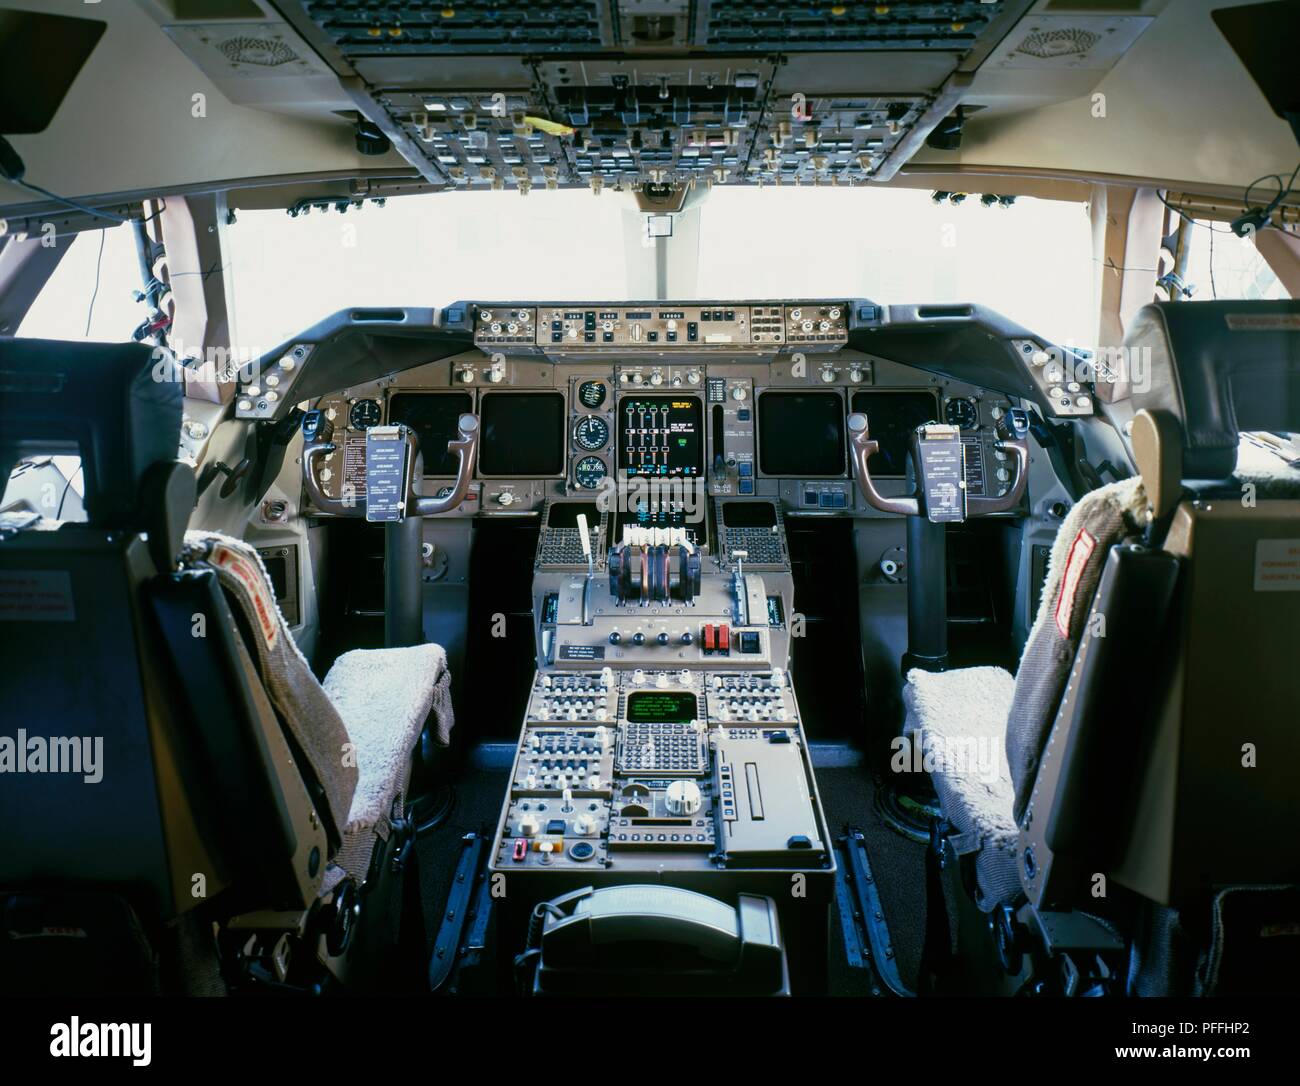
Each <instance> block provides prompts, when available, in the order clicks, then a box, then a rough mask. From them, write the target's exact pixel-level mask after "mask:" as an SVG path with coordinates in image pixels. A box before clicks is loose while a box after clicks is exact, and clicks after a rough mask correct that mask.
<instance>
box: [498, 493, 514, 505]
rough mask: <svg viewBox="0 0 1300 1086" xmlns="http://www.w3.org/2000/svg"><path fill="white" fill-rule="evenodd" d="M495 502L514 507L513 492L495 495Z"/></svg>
mask: <svg viewBox="0 0 1300 1086" xmlns="http://www.w3.org/2000/svg"><path fill="white" fill-rule="evenodd" d="M497 501H499V502H500V503H501V504H502V505H514V504H515V495H514V492H513V491H510V490H503V491H501V493H500V494H498V495H497Z"/></svg>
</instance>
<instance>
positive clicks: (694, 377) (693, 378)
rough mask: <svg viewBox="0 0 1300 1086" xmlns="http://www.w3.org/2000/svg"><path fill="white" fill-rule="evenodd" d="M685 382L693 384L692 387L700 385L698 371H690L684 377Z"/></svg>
mask: <svg viewBox="0 0 1300 1086" xmlns="http://www.w3.org/2000/svg"><path fill="white" fill-rule="evenodd" d="M686 380H688V381H690V383H691V384H693V385H698V384H699V383H700V371H699V370H691V371H690V372H689V373H688V374H687V375H686Z"/></svg>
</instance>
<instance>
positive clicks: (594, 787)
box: [587, 773, 601, 792]
mask: <svg viewBox="0 0 1300 1086" xmlns="http://www.w3.org/2000/svg"><path fill="white" fill-rule="evenodd" d="M600 783H601V782H600V774H599V773H593V774H592V775H591V776H590V777H588V778H587V787H588V788H589V789H590V790H591V791H593V792H599V791H600Z"/></svg>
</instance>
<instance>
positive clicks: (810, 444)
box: [758, 392, 844, 475]
mask: <svg viewBox="0 0 1300 1086" xmlns="http://www.w3.org/2000/svg"><path fill="white" fill-rule="evenodd" d="M758 465H759V469H760V470H761V471H762V472H763V474H764V475H843V474H844V401H843V400H842V399H841V398H840V395H839V393H837V392H764V393H763V395H762V396H760V397H759V399H758Z"/></svg>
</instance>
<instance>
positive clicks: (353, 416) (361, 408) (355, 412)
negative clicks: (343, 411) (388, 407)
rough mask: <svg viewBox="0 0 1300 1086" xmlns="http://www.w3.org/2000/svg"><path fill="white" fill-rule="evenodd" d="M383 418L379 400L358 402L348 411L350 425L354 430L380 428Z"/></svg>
mask: <svg viewBox="0 0 1300 1086" xmlns="http://www.w3.org/2000/svg"><path fill="white" fill-rule="evenodd" d="M382 418H383V411H382V410H381V409H380V407H379V401H378V400H357V401H356V403H354V404H353V405H352V407H351V409H350V410H349V411H348V425H349V426H351V427H352V429H354V430H369V429H370V427H372V426H378V425H379V423H380V421H381V420H382Z"/></svg>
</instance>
